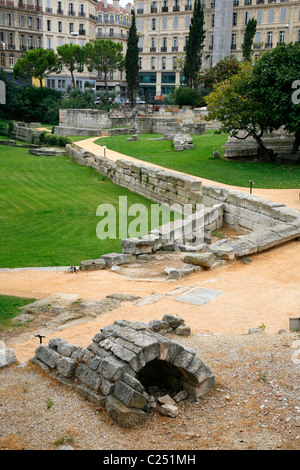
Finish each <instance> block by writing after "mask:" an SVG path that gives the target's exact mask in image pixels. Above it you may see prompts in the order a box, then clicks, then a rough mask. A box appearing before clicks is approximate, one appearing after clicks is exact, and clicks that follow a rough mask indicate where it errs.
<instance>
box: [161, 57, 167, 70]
mask: <svg viewBox="0 0 300 470" xmlns="http://www.w3.org/2000/svg"><path fill="white" fill-rule="evenodd" d="M161 68H162V69H163V70H166V68H167V59H166V57H162V58H161Z"/></svg>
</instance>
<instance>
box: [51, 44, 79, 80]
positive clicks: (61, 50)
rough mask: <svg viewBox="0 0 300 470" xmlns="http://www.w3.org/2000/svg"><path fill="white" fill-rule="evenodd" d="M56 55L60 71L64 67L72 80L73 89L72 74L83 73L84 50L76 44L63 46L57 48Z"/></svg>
mask: <svg viewBox="0 0 300 470" xmlns="http://www.w3.org/2000/svg"><path fill="white" fill-rule="evenodd" d="M57 53H58V55H59V61H60V70H62V67H65V68H66V69H67V70H69V72H70V74H71V79H72V88H75V86H76V84H75V78H74V72H75V71H77V72H79V73H80V72H83V70H84V62H85V50H84V48H83V47H80V46H79V45H77V44H72V43H70V44H63V45H62V46H58V48H57Z"/></svg>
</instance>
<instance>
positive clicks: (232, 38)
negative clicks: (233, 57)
mask: <svg viewBox="0 0 300 470" xmlns="http://www.w3.org/2000/svg"><path fill="white" fill-rule="evenodd" d="M231 49H233V50H235V49H236V34H232V36H231Z"/></svg>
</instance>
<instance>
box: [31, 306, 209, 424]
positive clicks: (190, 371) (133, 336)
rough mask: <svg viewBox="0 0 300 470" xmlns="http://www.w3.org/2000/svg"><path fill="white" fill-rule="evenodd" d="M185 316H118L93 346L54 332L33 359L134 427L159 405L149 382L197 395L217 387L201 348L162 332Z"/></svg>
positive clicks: (112, 414) (178, 325) (181, 321)
mask: <svg viewBox="0 0 300 470" xmlns="http://www.w3.org/2000/svg"><path fill="white" fill-rule="evenodd" d="M183 322H184V321H183V319H182V318H181V317H179V316H176V315H165V316H164V317H163V319H162V320H153V321H152V322H150V323H148V324H146V323H141V322H130V321H127V320H118V321H115V322H114V324H113V325H109V326H105V327H104V328H102V330H101V331H100V332H99V333H96V335H95V336H94V337H93V340H92V343H91V344H90V345H89V346H88V347H87V348H82V347H79V346H76V345H73V344H70V343H68V342H67V341H65V340H62V339H60V338H52V339H51V340H50V341H49V344H48V346H46V345H43V344H41V345H40V346H39V347H38V348H37V349H36V351H35V356H34V358H33V359H32V362H34V363H35V364H37V365H38V366H40V367H42V368H43V369H45V370H47V371H50V372H51V375H52V376H53V377H55V378H56V379H57V380H59V381H61V382H62V383H65V384H66V385H68V386H69V387H72V388H74V389H75V390H76V391H77V392H78V393H79V394H81V395H82V396H84V397H85V398H86V399H88V400H90V401H91V402H93V403H95V404H97V405H98V406H103V407H104V408H105V409H106V411H107V413H108V415H109V416H110V417H111V418H112V419H113V420H114V421H116V422H117V423H118V424H119V425H120V426H124V427H130V426H133V425H135V424H138V423H140V422H142V421H143V420H144V419H145V417H146V413H147V411H149V410H153V409H154V408H155V406H153V400H151V397H150V396H149V394H148V391H147V388H146V387H147V386H148V385H149V384H150V385H151V384H153V385H154V384H156V385H158V386H163V387H165V388H167V389H170V390H173V391H174V392H177V393H178V392H181V391H185V392H186V394H187V395H188V396H189V397H190V398H191V399H197V398H199V397H201V396H202V395H204V394H206V393H207V392H209V390H210V389H211V388H212V387H214V375H213V374H212V373H211V371H210V369H209V368H208V367H207V366H206V365H205V364H204V363H203V362H202V361H201V359H200V358H199V357H197V355H196V353H195V351H193V350H192V349H190V348H187V347H185V346H184V345H182V344H181V343H179V342H177V341H175V340H172V339H168V338H166V337H165V336H163V335H162V334H160V333H159V332H158V331H161V332H162V331H165V332H170V330H171V331H173V332H174V330H175V329H176V328H178V327H180V325H182V323H183ZM175 331H176V330H175Z"/></svg>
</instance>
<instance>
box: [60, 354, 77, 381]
mask: <svg viewBox="0 0 300 470" xmlns="http://www.w3.org/2000/svg"><path fill="white" fill-rule="evenodd" d="M75 367H76V363H75V361H74V359H71V358H70V357H60V358H59V359H58V360H57V363H56V368H57V372H58V373H59V374H60V375H62V376H64V377H72V375H73V374H74V371H75Z"/></svg>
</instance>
